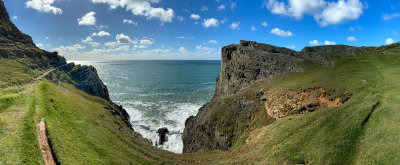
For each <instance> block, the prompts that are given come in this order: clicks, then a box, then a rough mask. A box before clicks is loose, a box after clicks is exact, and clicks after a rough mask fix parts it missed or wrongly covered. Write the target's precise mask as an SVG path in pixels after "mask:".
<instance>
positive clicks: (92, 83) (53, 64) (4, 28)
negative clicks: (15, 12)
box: [0, 0, 130, 126]
mask: <svg viewBox="0 0 400 165" xmlns="http://www.w3.org/2000/svg"><path fill="white" fill-rule="evenodd" d="M1 58H7V59H13V60H16V61H18V62H20V63H21V64H23V65H24V66H26V67H27V68H30V69H51V68H53V69H54V70H53V71H52V73H51V74H48V75H47V76H46V78H47V79H49V80H51V81H53V82H60V81H63V82H67V83H70V84H73V85H75V86H76V88H78V89H80V90H83V91H85V92H87V93H89V94H92V95H95V96H99V97H101V98H104V99H106V100H107V101H109V103H110V104H111V105H112V106H113V109H110V111H112V113H113V114H114V115H120V116H121V118H123V119H124V120H125V122H126V123H127V124H128V125H129V126H130V123H129V115H128V113H127V112H126V111H125V109H123V108H122V107H121V106H118V105H116V104H114V103H113V102H111V100H110V98H109V93H108V89H107V87H106V86H105V85H104V83H103V82H102V81H101V79H100V78H99V76H98V74H97V71H96V69H95V68H94V67H93V66H81V65H75V64H73V63H70V64H67V63H66V60H65V58H64V57H62V56H60V55H58V53H57V52H48V51H45V50H42V49H39V48H38V47H37V46H36V45H35V43H33V41H32V38H31V37H30V36H29V35H26V34H24V33H22V32H21V31H20V30H19V29H18V28H17V27H16V26H15V25H14V24H13V23H12V22H11V21H10V16H9V15H8V12H7V10H6V8H5V6H4V2H3V1H2V0H0V60H1Z"/></svg>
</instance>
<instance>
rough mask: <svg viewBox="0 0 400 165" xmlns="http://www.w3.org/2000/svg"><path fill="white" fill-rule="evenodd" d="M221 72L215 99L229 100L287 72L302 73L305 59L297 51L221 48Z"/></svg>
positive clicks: (249, 45)
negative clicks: (224, 98)
mask: <svg viewBox="0 0 400 165" xmlns="http://www.w3.org/2000/svg"><path fill="white" fill-rule="evenodd" d="M221 52H222V57H221V72H220V74H219V76H218V78H217V87H216V89H215V96H216V97H221V96H229V95H232V94H234V93H236V92H237V91H239V90H240V89H241V88H243V87H245V86H247V85H248V84H250V83H251V82H254V81H255V80H257V79H260V78H266V77H271V76H274V75H280V74H284V73H288V72H301V71H303V69H302V67H301V66H299V65H298V63H299V62H300V61H303V59H301V58H300V56H299V53H297V52H296V51H293V50H290V49H287V48H281V47H275V46H272V45H267V44H259V43H256V42H252V41H240V44H235V45H229V46H225V47H223V48H222V51H221Z"/></svg>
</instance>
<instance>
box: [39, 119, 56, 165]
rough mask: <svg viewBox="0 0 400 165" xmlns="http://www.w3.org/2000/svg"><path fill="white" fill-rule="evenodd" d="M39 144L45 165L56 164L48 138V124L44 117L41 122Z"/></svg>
mask: <svg viewBox="0 0 400 165" xmlns="http://www.w3.org/2000/svg"><path fill="white" fill-rule="evenodd" d="M38 140H39V146H40V150H41V151H42V155H43V160H44V164H45V165H56V162H55V161H54V158H53V154H52V152H51V148H50V145H49V140H48V139H47V132H46V124H45V123H44V119H42V121H40V123H39V137H38Z"/></svg>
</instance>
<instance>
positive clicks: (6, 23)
mask: <svg viewBox="0 0 400 165" xmlns="http://www.w3.org/2000/svg"><path fill="white" fill-rule="evenodd" d="M0 57H4V58H9V59H16V60H17V61H19V62H21V63H22V64H24V65H25V66H27V67H28V68H33V69H37V68H42V69H48V68H51V67H57V66H61V65H64V64H66V61H65V58H64V57H61V56H59V55H58V53H57V52H47V51H44V50H41V49H39V48H37V47H36V45H35V44H34V43H33V41H32V38H31V37H30V36H28V35H26V34H24V33H22V32H21V31H20V30H19V29H18V28H17V27H16V26H15V25H14V24H13V23H12V22H11V21H10V16H9V15H8V13H7V10H6V8H5V6H4V2H3V1H1V0H0Z"/></svg>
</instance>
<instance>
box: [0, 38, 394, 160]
mask: <svg viewBox="0 0 400 165" xmlns="http://www.w3.org/2000/svg"><path fill="white" fill-rule="evenodd" d="M388 48H389V47H382V48H379V49H378V50H376V51H374V52H368V53H364V54H362V55H358V56H355V57H347V58H339V59H338V62H337V65H336V66H335V67H333V68H320V67H316V66H311V67H310V69H308V70H307V72H304V73H293V74H289V75H284V76H279V77H275V78H272V79H266V80H262V81H259V82H257V83H254V84H253V85H251V86H250V87H248V88H245V89H244V90H243V91H242V92H240V93H238V94H237V95H235V96H233V97H232V98H239V97H240V96H248V95H254V93H255V92H256V91H259V90H260V89H264V90H267V89H271V88H284V89H304V88H311V87H324V88H326V89H334V90H335V92H333V93H332V94H333V95H334V96H339V97H341V96H347V95H349V94H352V95H353V96H352V98H351V99H350V100H349V102H347V103H346V104H345V105H343V106H341V107H336V108H329V109H324V110H320V111H316V112H313V113H309V114H305V115H296V116H291V117H286V118H283V119H280V120H277V121H275V122H273V123H272V124H270V125H268V126H263V125H259V124H258V125H257V124H255V125H253V126H252V127H251V130H252V131H253V132H251V133H248V134H246V135H244V136H243V137H241V138H242V139H241V140H239V143H240V144H237V145H236V146H235V148H234V149H232V150H231V151H229V152H222V151H213V152H208V153H200V154H184V155H175V154H172V153H169V152H165V151H161V150H159V149H156V148H154V147H152V146H150V145H149V144H148V143H146V142H145V141H144V140H143V139H141V138H138V137H137V135H136V134H133V133H131V132H129V131H127V127H126V126H125V125H123V123H122V121H121V120H120V119H119V117H114V116H113V115H112V114H111V112H110V111H109V110H107V109H105V108H104V107H107V106H109V105H108V103H107V102H106V101H104V100H103V99H100V98H97V97H93V96H90V95H88V94H86V93H84V92H82V91H79V90H77V89H75V88H73V87H72V86H70V85H68V84H61V85H57V84H53V83H50V82H42V83H40V84H34V85H32V86H29V85H27V86H24V87H23V88H8V89H1V90H0V140H1V141H2V143H0V162H1V163H5V164H8V163H10V162H14V163H15V162H19V163H29V164H33V163H37V164H42V163H43V162H42V159H41V157H40V151H39V150H38V149H37V139H36V136H33V135H36V134H37V131H36V129H37V128H36V124H37V123H38V122H39V120H40V119H41V118H42V117H44V118H45V120H46V122H47V126H48V131H49V138H50V139H51V142H52V145H53V148H54V150H55V153H56V156H57V158H58V161H60V162H61V163H69V164H130V163H131V164H149V163H151V164H161V163H163V162H175V163H187V164H193V163H204V162H206V161H212V162H213V163H217V164H219V163H222V164H231V163H239V164H242V163H244V164H246V163H250V162H254V163H256V164H257V163H258V164H282V163H300V164H301V163H310V164H350V163H351V164H353V163H354V164H372V163H374V164H398V163H399V162H400V160H399V158H398V156H399V155H400V150H399V148H400V143H399V139H398V137H399V134H400V124H399V123H400V112H399V111H398V110H399V107H400V106H399V102H400V92H399V91H400V77H399V74H400V73H399V72H398V71H399V70H400V49H399V48H398V45H397V47H396V48H391V49H388ZM0 61H1V60H0ZM0 63H1V62H0ZM377 102H380V103H381V104H382V107H381V108H379V109H377V110H376V111H375V112H373V113H372V115H371V117H370V118H369V121H368V122H367V123H366V124H364V121H365V119H366V118H367V117H368V116H369V115H370V114H371V112H372V108H373V106H374V105H375V104H376V103H377ZM258 120H260V119H258ZM268 120H270V119H268ZM249 134H250V139H249V142H247V143H246V142H245V140H246V138H247V137H248V135H249ZM27 144H29V145H27ZM16 146H17V147H16ZM32 155H34V156H32ZM7 162H8V163H7ZM1 163H0V164H1Z"/></svg>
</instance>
